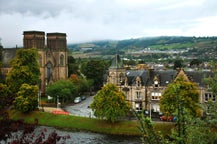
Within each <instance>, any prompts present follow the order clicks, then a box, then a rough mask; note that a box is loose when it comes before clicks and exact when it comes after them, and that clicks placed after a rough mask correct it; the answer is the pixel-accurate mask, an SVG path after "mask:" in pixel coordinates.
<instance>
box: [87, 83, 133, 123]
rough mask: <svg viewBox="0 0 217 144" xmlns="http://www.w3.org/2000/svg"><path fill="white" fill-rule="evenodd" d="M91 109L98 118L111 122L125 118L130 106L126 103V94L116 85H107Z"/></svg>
mask: <svg viewBox="0 0 217 144" xmlns="http://www.w3.org/2000/svg"><path fill="white" fill-rule="evenodd" d="M90 107H91V109H92V110H93V112H94V115H95V116H96V117H97V118H100V119H104V118H105V119H106V120H108V121H111V122H115V121H116V120H117V119H118V118H119V117H121V116H125V115H126V114H128V112H129V110H130V104H129V103H128V102H126V101H125V97H124V93H123V92H120V91H119V90H118V87H116V86H115V85H114V84H106V85H105V86H104V87H103V88H102V89H101V90H99V91H98V92H97V94H96V95H95V96H94V100H93V102H92V104H91V105H90Z"/></svg>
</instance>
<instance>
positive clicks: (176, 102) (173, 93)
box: [160, 75, 201, 144]
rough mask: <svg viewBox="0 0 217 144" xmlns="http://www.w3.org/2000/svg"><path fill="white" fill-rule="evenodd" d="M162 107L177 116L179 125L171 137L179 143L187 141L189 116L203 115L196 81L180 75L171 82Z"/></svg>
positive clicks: (182, 143) (167, 112) (161, 101)
mask: <svg viewBox="0 0 217 144" xmlns="http://www.w3.org/2000/svg"><path fill="white" fill-rule="evenodd" d="M160 109H161V111H162V112H163V113H164V114H166V115H175V116H177V126H176V129H174V131H173V133H172V135H171V137H172V138H173V139H174V141H176V142H177V143H180V144H184V143H185V141H186V135H187V134H186V124H187V117H195V116H200V115H201V108H200V106H199V92H198V89H197V86H196V84H195V83H192V82H190V81H189V80H188V79H186V77H185V76H183V75H180V76H179V77H177V79H175V80H174V82H172V83H170V84H169V85H168V86H167V88H166V90H165V91H164V93H163V96H162V98H161V100H160Z"/></svg>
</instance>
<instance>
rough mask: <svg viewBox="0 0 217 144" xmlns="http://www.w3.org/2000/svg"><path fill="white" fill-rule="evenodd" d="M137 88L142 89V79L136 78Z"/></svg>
mask: <svg viewBox="0 0 217 144" xmlns="http://www.w3.org/2000/svg"><path fill="white" fill-rule="evenodd" d="M136 87H137V88H139V87H141V79H140V77H137V78H136Z"/></svg>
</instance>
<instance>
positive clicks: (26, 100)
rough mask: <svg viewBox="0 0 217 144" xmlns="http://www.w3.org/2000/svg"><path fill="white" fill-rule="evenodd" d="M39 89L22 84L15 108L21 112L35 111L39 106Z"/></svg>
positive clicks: (15, 101)
mask: <svg viewBox="0 0 217 144" xmlns="http://www.w3.org/2000/svg"><path fill="white" fill-rule="evenodd" d="M37 95H38V87H37V86H36V85H34V86H33V85H28V84H22V86H21V87H20V90H19V91H18V92H17V97H16V98H15V100H14V102H13V103H14V107H15V108H16V109H17V110H19V111H21V112H24V113H26V112H29V111H32V110H35V108H36V107H37V105H38V100H37Z"/></svg>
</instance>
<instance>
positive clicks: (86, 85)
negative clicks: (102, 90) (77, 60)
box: [69, 74, 93, 94]
mask: <svg viewBox="0 0 217 144" xmlns="http://www.w3.org/2000/svg"><path fill="white" fill-rule="evenodd" d="M69 80H70V81H72V83H73V84H74V85H75V86H76V89H77V91H78V93H79V94H81V93H83V92H86V91H89V89H90V88H91V87H92V86H93V84H91V83H90V80H86V79H85V78H82V77H79V76H78V75H76V74H72V75H71V76H70V77H69Z"/></svg>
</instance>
